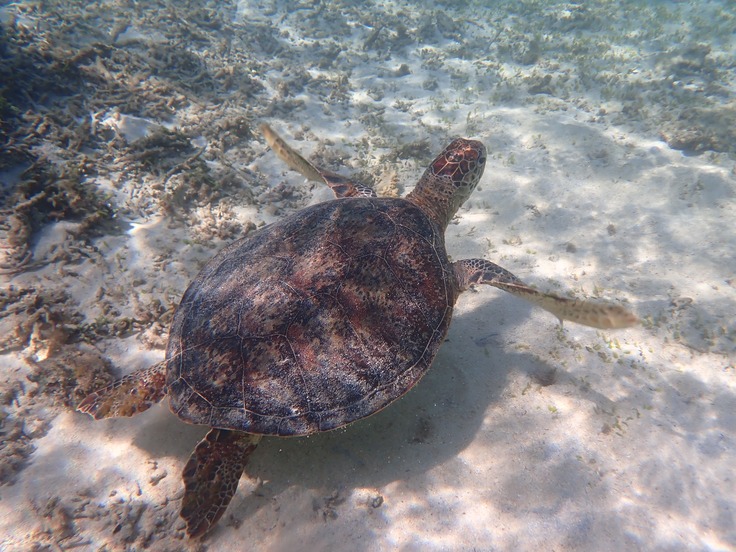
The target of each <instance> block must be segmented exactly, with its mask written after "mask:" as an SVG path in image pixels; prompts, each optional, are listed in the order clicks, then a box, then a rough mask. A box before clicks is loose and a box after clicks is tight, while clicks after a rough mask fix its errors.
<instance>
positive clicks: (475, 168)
mask: <svg viewBox="0 0 736 552" xmlns="http://www.w3.org/2000/svg"><path fill="white" fill-rule="evenodd" d="M485 166H486V148H485V146H483V144H481V143H480V142H478V141H477V140H467V139H465V138H457V139H455V140H453V141H452V142H450V144H448V145H447V147H445V149H444V150H442V153H440V154H439V155H438V156H437V157H436V158H435V160H434V161H432V163H431V164H430V165H429V167H427V170H426V171H424V174H423V175H422V178H420V179H419V182H417V185H416V187H415V188H414V190H413V191H412V192H411V193H410V194H409V195H408V196H407V199H408V200H410V201H412V202H414V203H415V204H417V205H418V206H419V207H420V208H421V209H422V210H423V211H424V212H426V213H427V214H428V215H429V216H430V218H432V220H434V221H435V222H436V223H437V224H438V225H439V226H440V227H441V228H443V229H444V228H446V227H447V225H448V223H449V222H450V220H452V217H453V216H455V213H456V212H457V210H458V209H459V208H460V205H462V204H463V203H464V202H465V200H466V199H468V197H470V194H472V193H473V190H475V187H476V186H477V185H478V181H479V180H480V177H481V175H482V174H483V169H485Z"/></svg>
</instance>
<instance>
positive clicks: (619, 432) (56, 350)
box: [0, 0, 736, 551]
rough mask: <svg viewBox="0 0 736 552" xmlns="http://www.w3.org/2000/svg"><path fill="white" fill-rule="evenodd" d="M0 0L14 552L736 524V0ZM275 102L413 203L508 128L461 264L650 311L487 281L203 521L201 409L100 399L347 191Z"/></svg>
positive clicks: (533, 545) (471, 539) (465, 544)
mask: <svg viewBox="0 0 736 552" xmlns="http://www.w3.org/2000/svg"><path fill="white" fill-rule="evenodd" d="M0 22H1V23H0V24H1V25H2V34H0V53H2V59H1V61H0V81H1V82H2V85H0V116H1V120H2V125H1V126H0V131H1V132H2V138H3V142H4V147H3V150H2V152H1V153H0V171H1V173H0V181H1V182H2V185H1V186H0V193H1V194H2V196H1V197H2V201H3V205H2V221H1V222H0V239H2V250H1V251H0V254H2V257H1V258H0V261H1V262H2V267H3V274H2V275H0V282H1V285H2V288H0V308H1V309H2V310H0V389H1V390H2V395H1V396H2V397H3V404H2V415H1V416H0V424H1V425H0V431H1V432H2V444H0V485H2V486H0V546H1V547H2V548H3V549H7V550H46V549H49V550H58V549H60V548H61V549H69V548H72V549H90V550H98V549H108V550H126V549H129V550H143V549H151V550H180V549H182V548H183V547H184V548H187V547H188V548H191V549H208V548H211V549H213V550H240V549H242V548H243V547H244V546H245V545H246V544H247V546H249V547H251V548H254V549H258V550H293V549H294V548H295V547H299V548H301V549H307V550H348V549H349V550H366V551H368V550H393V549H401V550H468V549H477V550H512V549H513V550H537V549H539V548H540V547H544V548H548V549H556V550H622V549H626V550H691V549H697V550H733V549H736V531H735V530H734V527H736V519H735V518H736V512H735V510H736V501H734V496H736V483H735V482H734V478H733V468H732V467H733V464H734V461H736V366H735V364H736V346H735V345H734V343H735V342H736V324H735V322H734V313H736V280H735V279H734V274H736V260H735V258H734V255H733V250H734V247H735V246H736V230H735V229H734V228H735V227H734V225H733V220H734V218H735V217H734V215H736V203H735V201H734V200H735V198H736V136H735V135H734V132H735V131H734V129H735V128H736V107H735V104H734V94H735V93H736V71H735V70H734V68H735V63H736V62H735V61H734V60H736V55H735V54H736V52H735V50H736V38H735V37H734V34H733V28H734V26H735V25H736V9H735V8H734V6H733V4H732V3H729V2H725V1H724V2H705V1H702V2H696V1H693V2H646V3H642V2H607V1H597V2H585V3H583V2H577V3H576V2H549V1H546V2H542V1H526V2H493V3H488V2H485V3H483V2H452V1H447V2H432V3H429V4H427V3H418V2H367V3H355V2H334V1H322V2H319V1H314V2H312V1H304V2H279V1H274V2H245V1H244V2H238V3H234V2H225V3H223V2H204V3H202V2H164V1H161V2H153V1H151V0H147V1H146V2H136V3H134V2H126V1H122V0H121V1H115V2H96V3H94V2H93V3H87V4H84V5H81V4H77V3H72V4H69V3H66V2H54V1H51V2H42V3H37V2H15V3H9V4H5V5H4V6H3V7H2V8H0ZM261 121H266V122H268V123H269V124H270V125H271V126H273V127H274V128H275V129H277V130H278V131H279V132H280V133H282V134H283V135H284V137H285V138H287V139H288V140H289V141H290V143H292V145H294V146H295V147H296V148H297V149H299V150H300V151H301V152H302V153H303V154H304V155H305V156H307V157H308V158H310V159H312V160H313V161H314V162H315V163H317V164H319V165H321V166H324V167H327V168H329V169H331V170H335V171H339V172H342V173H343V174H355V175H357V178H359V179H361V180H362V181H365V182H366V183H368V184H371V185H373V186H375V187H376V189H377V190H379V193H383V194H386V195H392V194H401V195H404V194H406V193H407V192H408V191H410V190H411V189H412V187H413V185H414V183H415V182H416V180H417V179H418V178H419V176H420V175H421V173H422V171H423V169H424V167H425V166H426V165H427V164H428V163H429V161H431V159H432V158H433V156H434V155H435V154H436V153H437V152H438V151H439V150H440V149H441V148H442V147H443V146H444V145H445V144H446V143H447V142H448V141H449V140H450V139H451V138H452V137H454V136H457V135H464V136H468V137H473V138H476V139H479V140H482V141H483V142H484V143H485V145H486V146H487V148H488V150H489V162H488V165H487V168H486V172H485V175H484V177H483V179H482V180H481V183H480V186H479V189H478V190H476V192H475V193H474V194H473V196H472V197H471V198H470V199H469V200H468V202H467V203H466V204H465V205H464V206H463V207H462V208H461V209H460V211H459V212H458V216H457V217H456V219H455V220H454V221H453V223H452V224H451V225H450V226H449V228H448V231H447V233H446V240H447V248H448V252H449V253H450V255H451V256H452V258H454V259H460V258H464V257H484V258H487V259H489V260H492V261H494V262H497V263H498V264H500V265H502V266H504V267H505V268H507V269H509V270H511V271H512V272H514V273H515V274H517V275H518V276H519V277H521V278H522V279H523V280H525V281H527V282H529V283H532V284H534V285H536V286H538V287H539V288H541V289H548V290H551V291H556V292H558V293H566V292H567V291H570V292H572V293H574V294H575V295H576V296H580V297H601V298H606V299H608V300H614V301H618V302H621V303H623V304H626V305H627V306H629V307H630V308H632V309H633V310H635V311H636V312H637V314H638V315H639V316H640V318H641V319H642V322H643V323H642V325H641V326H639V327H637V328H633V329H628V330H621V331H616V332H613V331H611V332H608V331H596V330H593V329H589V328H583V327H580V326H575V325H573V324H566V325H565V326H564V327H563V328H562V329H560V327H559V324H558V323H557V322H556V320H554V318H553V317H552V316H550V315H549V314H547V313H545V312H542V311H538V310H535V309H533V308H532V307H530V306H528V305H526V304H524V303H523V302H520V301H518V300H516V299H515V298H513V297H510V296H507V295H505V294H503V293H502V292H500V291H497V290H493V289H490V288H489V289H485V288H484V289H478V290H477V291H475V292H467V293H465V294H463V295H462V296H461V298H460V300H459V302H458V304H457V306H456V310H455V315H454V319H453V324H452V326H451V330H450V333H449V335H448V339H447V342H446V343H445V344H444V345H443V347H442V348H441V349H440V352H439V354H438V356H437V357H436V359H435V362H434V365H433V368H432V370H430V372H429V373H428V374H427V376H426V377H425V378H424V380H423V381H422V382H421V383H420V384H419V385H417V386H416V387H415V389H413V390H412V391H411V392H410V393H408V394H407V395H406V396H405V397H404V398H402V399H401V400H399V401H397V402H396V403H395V404H393V405H392V406H391V407H389V408H387V409H386V410H384V411H382V412H380V413H379V414H377V415H375V416H373V417H371V418H368V419H366V420H364V421H361V422H358V423H356V424H353V425H351V426H349V427H347V428H345V429H342V430H337V431H335V432H331V433H326V434H320V435H315V436H312V437H309V438H302V439H270V440H264V441H263V442H262V444H261V445H260V446H259V448H258V450H257V451H256V452H255V453H254V455H253V457H252V459H251V462H250V464H249V465H248V467H247V468H246V473H245V475H244V476H243V478H242V479H241V482H240V486H239V489H238V492H237V494H236V496H235V498H234V499H233V501H232V503H231V505H230V507H229V509H228V511H227V513H226V514H225V516H224V517H223V518H222V520H221V521H220V523H219V525H218V526H217V528H216V529H214V530H213V531H212V532H211V533H210V534H209V535H208V536H207V537H206V538H205V539H204V540H203V541H201V542H193V543H187V541H185V540H184V532H183V523H182V522H181V520H180V519H179V518H178V509H179V505H180V499H181V494H182V483H181V478H180V473H181V469H182V468H183V466H184V464H185V463H186V460H187V458H188V457H189V454H190V453H191V450H192V449H193V447H194V445H195V444H196V442H197V441H198V440H199V439H200V438H201V437H202V436H203V435H204V433H205V428H202V427H192V426H187V425H185V424H182V423H181V422H180V421H178V420H177V419H176V417H175V416H173V415H171V414H170V413H169V411H168V409H167V408H166V405H165V404H162V405H160V406H157V407H154V408H152V409H151V410H150V411H148V412H146V413H144V414H141V415H140V416H138V417H134V418H131V419H116V420H106V421H99V422H94V421H93V420H91V419H89V418H88V417H87V416H84V415H82V414H79V413H76V412H75V411H74V406H75V404H76V403H77V402H78V401H79V400H80V398H81V395H83V394H84V392H88V391H89V390H90V389H92V388H95V387H96V386H97V385H99V384H100V382H101V381H103V380H104V378H105V376H106V374H109V372H113V373H114V374H115V375H120V374H122V373H128V372H130V371H132V370H134V369H137V368H141V367H145V366H147V365H149V364H151V363H153V362H157V361H158V360H160V359H161V358H163V354H164V353H163V348H164V347H165V339H166V331H167V329H168V323H169V321H170V319H171V315H172V312H173V309H174V308H175V306H176V304H177V302H178V300H179V298H180V297H181V294H182V293H183V291H184V289H185V288H186V286H187V284H188V282H189V281H191V279H192V278H193V277H194V276H195V275H196V273H197V272H198V270H199V268H200V267H201V266H202V264H203V263H204V262H206V260H207V259H208V258H210V257H211V256H212V255H214V254H215V253H216V252H217V251H218V250H219V249H221V248H222V247H224V246H225V245H226V244H227V243H230V242H231V241H233V240H235V239H237V238H238V237H240V236H242V235H243V234H244V233H246V232H248V231H250V230H252V229H254V228H257V227H259V226H261V225H263V224H268V223H270V222H273V221H275V220H278V219H280V218H281V217H284V216H287V215H288V214H290V213H292V212H294V211H295V210H296V209H299V208H301V207H303V206H305V205H308V204H311V203H314V202H317V201H324V200H327V199H330V197H331V194H330V191H329V190H328V189H326V188H325V187H320V186H319V185H314V184H312V183H306V182H305V181H304V179H303V178H302V177H301V176H299V175H297V174H296V173H293V172H289V171H288V170H287V169H286V168H285V167H284V166H283V165H282V164H281V163H280V162H279V161H278V159H277V158H276V157H275V156H274V155H273V153H272V152H270V151H269V150H268V148H267V147H266V145H265V143H264V141H263V140H262V138H261V137H260V136H259V135H258V132H257V126H258V123H259V122H261ZM108 377H109V375H108ZM244 543H245V544H244Z"/></svg>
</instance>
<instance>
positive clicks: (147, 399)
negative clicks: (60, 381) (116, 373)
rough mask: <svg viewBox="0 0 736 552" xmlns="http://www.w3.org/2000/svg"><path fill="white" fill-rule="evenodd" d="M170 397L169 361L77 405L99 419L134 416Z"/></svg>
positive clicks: (119, 382) (126, 378) (137, 373)
mask: <svg viewBox="0 0 736 552" xmlns="http://www.w3.org/2000/svg"><path fill="white" fill-rule="evenodd" d="M165 395H166V361H165V360H164V361H161V362H159V363H157V364H154V365H153V366H150V367H148V368H144V369H142V370H138V371H136V372H133V373H132V374H129V375H127V376H125V377H124V378H121V379H119V380H118V381H116V382H114V383H112V384H111V385H108V386H107V387H103V388H102V389H98V390H97V391H95V392H94V393H90V394H89V395H87V396H86V397H85V398H84V399H83V400H82V402H80V403H79V406H77V410H79V411H80V412H86V413H87V414H89V415H90V416H92V417H93V418H94V419H95V420H99V419H101V418H115V417H119V416H133V415H135V414H138V413H140V412H143V411H144V410H148V409H149V408H150V407H151V406H153V405H154V404H156V403H157V402H158V401H160V400H161V399H162V398H163V397H164V396H165Z"/></svg>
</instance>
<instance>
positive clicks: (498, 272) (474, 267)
mask: <svg viewBox="0 0 736 552" xmlns="http://www.w3.org/2000/svg"><path fill="white" fill-rule="evenodd" d="M453 267H454V269H455V275H456V277H457V279H458V283H459V287H460V290H461V291H462V290H465V289H467V288H468V287H469V286H471V285H474V284H488V285H491V286H494V287H497V288H499V289H502V290H504V291H507V292H509V293H511V294H513V295H516V296H517V297H521V298H522V299H524V300H526V301H529V302H530V303H534V304H535V305H537V306H539V307H542V308H543V309H544V310H546V311H549V312H551V313H552V314H554V315H555V316H556V317H557V318H558V319H559V320H560V322H562V321H563V320H569V321H570V322H576V323H578V324H583V325H584V326H591V327H593V328H600V329H603V330H613V329H619V328H628V327H630V326H634V325H636V324H638V323H639V319H638V318H637V317H636V315H634V314H633V313H632V312H630V311H628V310H627V309H625V308H623V307H621V306H619V305H614V304H611V303H603V302H599V301H585V300H580V299H569V298H567V297H560V296H558V295H554V294H552V293H543V292H541V291H537V290H536V289H534V288H531V287H529V286H528V285H526V284H525V283H524V282H522V281H521V280H519V279H518V278H517V277H516V276H514V275H513V274H511V273H510V272H509V271H508V270H506V269H505V268H501V267H500V266H498V265H496V264H494V263H492V262H490V261H486V260H485V259H464V260H462V261H458V262H456V263H453Z"/></svg>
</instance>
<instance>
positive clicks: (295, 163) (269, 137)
mask: <svg viewBox="0 0 736 552" xmlns="http://www.w3.org/2000/svg"><path fill="white" fill-rule="evenodd" d="M260 129H261V132H262V133H263V136H264V138H266V142H267V143H268V145H269V146H270V147H271V149H272V150H273V151H274V152H275V153H276V155H278V156H279V159H281V160H282V161H283V162H284V163H286V164H287V165H288V166H289V168H290V169H291V170H293V171H296V172H298V173H299V174H301V175H302V176H303V177H304V178H306V179H308V180H311V181H313V182H322V183H324V184H327V185H328V186H329V187H330V188H331V189H332V191H333V192H334V193H335V196H336V197H376V192H375V190H373V188H371V187H370V186H366V185H365V184H360V183H358V182H353V181H352V180H350V179H349V178H347V177H345V176H342V175H339V174H337V173H334V172H332V171H328V170H325V169H320V168H319V167H315V166H314V165H313V164H312V163H310V162H309V161H307V160H306V159H304V157H302V156H301V155H299V153H298V152H297V151H296V150H294V148H292V147H291V146H289V144H287V143H286V141H285V140H284V139H283V138H281V136H279V135H278V134H276V132H275V131H274V130H273V129H272V128H271V127H270V126H268V125H267V124H266V123H263V124H261V126H260Z"/></svg>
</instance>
